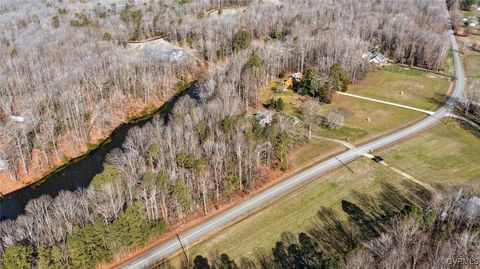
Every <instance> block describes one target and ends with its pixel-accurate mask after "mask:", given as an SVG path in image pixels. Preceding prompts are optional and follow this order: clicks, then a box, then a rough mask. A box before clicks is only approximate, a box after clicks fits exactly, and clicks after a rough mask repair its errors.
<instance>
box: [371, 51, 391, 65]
mask: <svg viewBox="0 0 480 269" xmlns="http://www.w3.org/2000/svg"><path fill="white" fill-rule="evenodd" d="M369 62H371V63H374V64H380V65H384V64H387V58H386V57H385V56H384V55H383V54H381V53H377V54H376V55H375V56H373V57H371V58H370V60H369Z"/></svg>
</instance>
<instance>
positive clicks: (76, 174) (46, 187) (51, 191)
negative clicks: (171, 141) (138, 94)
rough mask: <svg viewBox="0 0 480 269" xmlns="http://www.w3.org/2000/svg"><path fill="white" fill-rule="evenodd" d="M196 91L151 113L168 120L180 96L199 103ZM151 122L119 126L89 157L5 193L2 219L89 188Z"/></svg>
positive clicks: (0, 210) (0, 211)
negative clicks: (111, 157) (112, 156)
mask: <svg viewBox="0 0 480 269" xmlns="http://www.w3.org/2000/svg"><path fill="white" fill-rule="evenodd" d="M197 90H198V87H197V83H192V84H191V86H190V87H189V88H188V89H187V90H185V91H183V92H181V93H179V94H177V95H175V96H174V97H173V98H172V99H171V100H170V101H168V102H167V103H165V104H164V105H163V106H162V107H161V108H160V109H158V110H157V111H155V112H154V113H152V116H153V115H155V114H160V115H161V116H162V117H164V120H166V121H167V120H168V118H169V114H170V113H171V110H172V108H173V107H174V106H175V103H176V102H177V101H178V100H179V99H180V97H182V96H185V95H188V96H190V97H191V98H192V99H195V100H197V101H198V100H199V96H198V91H197ZM152 119H153V117H148V118H147V119H142V120H136V121H133V122H130V123H126V124H123V125H121V126H119V127H118V128H117V129H115V130H114V131H113V133H112V135H111V136H110V142H109V143H105V144H103V145H101V146H99V147H98V148H97V149H95V150H93V151H92V152H90V153H89V154H88V155H86V156H84V157H82V158H79V159H78V160H76V161H74V162H72V163H70V164H68V165H67V166H66V167H64V168H63V169H61V170H59V171H57V172H55V173H53V174H51V175H50V176H48V177H47V178H45V179H44V180H43V182H42V183H39V184H33V185H31V186H27V187H24V188H22V189H19V190H16V191H14V192H11V193H9V194H6V195H5V196H4V197H3V198H1V199H0V220H4V219H15V218H17V216H19V215H21V214H23V213H24V210H25V206H26V205H27V204H28V202H29V201H30V200H31V199H35V198H38V197H40V196H42V195H44V194H48V195H50V196H52V197H55V196H57V195H58V193H59V192H60V191H62V190H66V191H75V190H77V189H79V188H82V187H83V188H85V187H88V185H90V182H91V181H92V179H93V177H94V176H95V175H96V174H98V173H100V172H102V171H103V163H104V161H105V157H106V156H107V154H108V153H109V152H110V151H112V150H113V149H115V148H121V146H122V145H123V143H124V141H125V138H126V137H127V134H128V131H129V130H130V129H131V128H133V127H137V126H138V127H142V126H143V125H145V124H146V123H148V122H150V121H151V120H152Z"/></svg>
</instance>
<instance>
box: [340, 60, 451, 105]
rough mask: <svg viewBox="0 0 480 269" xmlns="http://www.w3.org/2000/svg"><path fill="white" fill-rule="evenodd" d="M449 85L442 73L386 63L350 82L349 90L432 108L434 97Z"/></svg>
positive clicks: (382, 98) (444, 91) (434, 102)
mask: <svg viewBox="0 0 480 269" xmlns="http://www.w3.org/2000/svg"><path fill="white" fill-rule="evenodd" d="M448 85H449V82H448V79H447V78H446V77H444V76H440V75H435V74H432V73H428V72H424V71H420V70H416V69H411V68H406V67H401V66H398V65H388V66H385V67H384V68H383V69H381V70H378V71H375V72H370V73H368V75H367V76H366V77H365V78H364V79H362V80H361V81H360V82H359V83H356V84H354V85H351V86H350V87H349V88H348V92H349V93H352V94H358V95H362V96H367V97H371V98H376V99H381V100H386V101H391V102H395V103H399V104H403V105H409V106H413V107H417V108H421V109H426V110H435V109H436V108H437V107H439V106H440V103H439V102H438V100H437V99H438V98H439V97H443V96H444V95H445V93H446V91H447V89H448Z"/></svg>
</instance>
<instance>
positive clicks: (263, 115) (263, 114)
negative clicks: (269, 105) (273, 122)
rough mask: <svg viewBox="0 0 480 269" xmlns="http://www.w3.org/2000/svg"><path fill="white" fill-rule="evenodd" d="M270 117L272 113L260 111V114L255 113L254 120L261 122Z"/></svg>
mask: <svg viewBox="0 0 480 269" xmlns="http://www.w3.org/2000/svg"><path fill="white" fill-rule="evenodd" d="M271 116H272V112H271V111H268V110H264V111H261V112H257V113H256V114H255V118H256V119H257V120H258V121H261V120H265V119H268V118H270V117H271Z"/></svg>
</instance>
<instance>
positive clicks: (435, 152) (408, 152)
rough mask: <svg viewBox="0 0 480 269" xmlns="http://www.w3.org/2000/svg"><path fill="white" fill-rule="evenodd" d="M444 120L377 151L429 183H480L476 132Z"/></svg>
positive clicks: (479, 146)
mask: <svg viewBox="0 0 480 269" xmlns="http://www.w3.org/2000/svg"><path fill="white" fill-rule="evenodd" d="M445 123H446V125H445V124H438V125H436V126H435V127H434V128H432V129H430V130H428V131H426V132H424V133H423V134H421V135H418V136H416V137H414V138H411V139H409V140H407V141H405V142H403V143H400V144H397V145H394V146H392V147H389V148H387V149H384V150H382V151H380V152H379V153H378V154H380V155H382V157H384V158H385V161H386V162H387V163H389V164H391V165H393V166H395V167H397V168H399V169H401V170H403V171H405V172H407V173H409V174H410V175H412V176H414V177H416V178H417V179H419V180H421V181H424V182H426V183H429V184H433V185H435V184H438V183H444V182H454V183H459V182H470V183H472V184H473V183H475V184H476V186H480V133H479V132H478V131H477V132H475V131H473V130H471V129H470V128H469V127H466V126H463V125H461V124H459V123H458V122H457V121H453V120H447V121H445Z"/></svg>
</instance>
